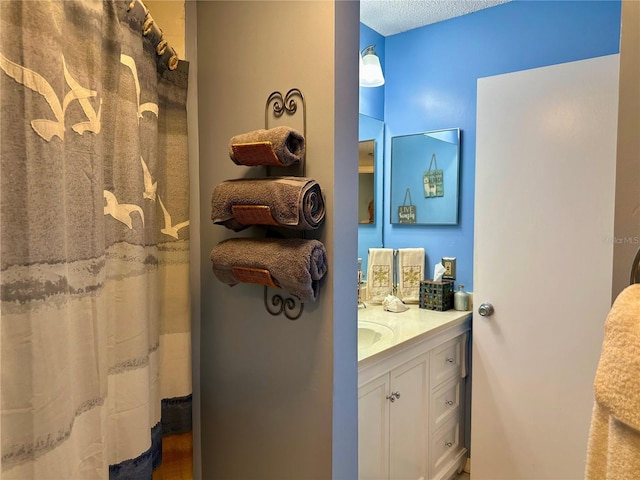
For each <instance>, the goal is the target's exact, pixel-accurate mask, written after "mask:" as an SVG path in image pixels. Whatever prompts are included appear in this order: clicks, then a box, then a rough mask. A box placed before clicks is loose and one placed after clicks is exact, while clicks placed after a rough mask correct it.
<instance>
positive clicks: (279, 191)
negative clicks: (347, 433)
mask: <svg viewBox="0 0 640 480" xmlns="http://www.w3.org/2000/svg"><path fill="white" fill-rule="evenodd" d="M324 213H325V208H324V199H323V198H322V190H321V189H320V185H318V182H316V181H315V180H312V179H310V178H304V177H270V178H254V179H237V180H227V181H226V182H222V183H221V184H219V185H217V186H216V187H215V188H214V190H213V195H212V197H211V220H212V221H213V223H216V224H219V225H224V226H225V227H227V228H230V229H231V230H233V231H236V232H238V231H240V230H243V229H245V228H247V227H248V226H249V225H280V226H284V227H288V228H293V229H297V230H313V229H315V228H318V227H319V226H320V224H321V223H322V220H323V219H324Z"/></svg>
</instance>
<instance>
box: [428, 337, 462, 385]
mask: <svg viewBox="0 0 640 480" xmlns="http://www.w3.org/2000/svg"><path fill="white" fill-rule="evenodd" d="M464 337H465V335H462V336H460V337H457V338H454V339H453V340H451V341H449V342H447V343H445V344H443V345H440V346H439V347H437V348H435V349H434V350H433V352H432V353H431V388H432V389H436V388H437V387H439V386H440V385H442V383H443V382H445V381H447V380H449V379H450V378H452V377H456V376H457V377H460V374H461V372H462V362H463V360H464V358H463V339H464Z"/></svg>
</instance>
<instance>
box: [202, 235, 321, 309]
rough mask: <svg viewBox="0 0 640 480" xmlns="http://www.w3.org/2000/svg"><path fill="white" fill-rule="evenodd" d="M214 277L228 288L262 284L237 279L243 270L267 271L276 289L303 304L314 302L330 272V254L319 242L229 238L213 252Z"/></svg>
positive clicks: (241, 278)
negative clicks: (324, 278) (325, 276)
mask: <svg viewBox="0 0 640 480" xmlns="http://www.w3.org/2000/svg"><path fill="white" fill-rule="evenodd" d="M211 263H212V266H213V273H214V274H215V275H216V277H218V280H220V281H221V282H224V283H226V284H228V285H231V286H233V285H236V284H237V283H241V282H251V283H261V284H264V283H262V282H259V281H252V280H248V279H247V277H245V276H244V275H243V276H242V277H240V278H238V275H237V271H236V272H234V271H233V269H234V267H236V269H237V268H238V267H239V268H240V269H244V270H250V271H252V270H255V269H258V270H267V271H268V272H269V273H270V274H271V278H272V279H273V283H274V285H273V286H276V287H279V288H284V289H285V290H288V291H289V292H291V293H292V294H293V295H295V296H296V297H298V298H299V299H300V301H302V302H315V301H316V300H317V298H318V293H319V290H320V279H321V278H322V277H323V276H324V274H325V273H326V272H327V251H326V250H325V248H324V245H323V244H322V242H319V241H318V240H305V239H301V238H230V239H228V240H223V241H222V242H220V243H219V244H218V245H216V246H215V247H214V248H213V250H211Z"/></svg>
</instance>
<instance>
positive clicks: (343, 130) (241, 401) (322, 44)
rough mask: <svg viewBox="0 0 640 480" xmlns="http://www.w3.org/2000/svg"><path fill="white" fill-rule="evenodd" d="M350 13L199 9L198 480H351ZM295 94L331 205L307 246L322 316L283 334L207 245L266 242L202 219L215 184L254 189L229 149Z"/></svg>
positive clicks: (353, 159)
mask: <svg viewBox="0 0 640 480" xmlns="http://www.w3.org/2000/svg"><path fill="white" fill-rule="evenodd" d="M358 6H359V5H358V2H337V3H333V2H327V1H321V2H271V1H270V2H244V1H243V2H234V1H231V2H222V1H216V2H198V3H197V5H196V7H197V12H196V15H195V16H196V17H197V25H196V26H195V28H196V29H197V79H198V84H197V94H198V103H197V110H198V113H197V115H198V124H199V127H198V133H199V180H200V182H199V189H200V202H199V207H200V229H201V234H200V240H201V251H200V254H201V261H200V272H199V273H200V279H199V282H200V289H199V291H198V293H199V294H200V295H201V308H202V311H201V325H200V346H199V347H200V348H199V352H200V402H199V410H200V417H201V418H200V419H201V456H202V478H206V479H217V478H224V479H230V480H231V479H238V480H240V479H241V480H250V479H258V478H259V479H277V480H284V479H295V480H304V479H328V478H332V477H333V478H335V479H345V480H350V479H353V478H356V476H357V474H356V471H357V392H356V385H357V360H356V357H357V355H356V351H357V347H356V317H357V304H356V303H357V302H356V266H357V264H356V255H357V253H356V245H357V191H356V188H354V187H355V186H356V185H357V125H358V84H357V68H358V67H357V65H358V63H357V56H356V55H357V52H358V18H359V11H358ZM189 8H190V7H188V8H187V22H188V24H187V30H188V31H189V21H190V20H189V19H190V18H192V16H190V15H189ZM293 87H296V88H299V89H300V90H302V92H303V93H304V95H305V98H306V102H307V176H309V177H313V178H315V179H316V180H317V181H318V182H319V183H320V185H321V186H322V188H323V191H324V194H325V197H326V198H325V200H326V205H327V216H326V220H325V224H324V226H323V227H322V229H321V230H320V231H319V232H314V233H313V234H311V235H310V236H309V237H311V238H318V239H319V240H321V241H322V242H323V243H324V244H325V246H326V248H327V251H328V257H329V258H328V259H329V272H328V274H327V276H326V278H325V280H324V283H323V284H322V286H321V292H320V298H319V300H318V302H317V303H314V304H307V305H306V306H305V311H304V313H303V315H302V317H301V318H300V319H298V320H296V321H289V320H287V319H286V318H284V317H283V316H279V317H272V316H271V315H269V314H268V313H267V312H266V310H265V307H264V305H263V297H262V295H263V290H262V287H259V286H253V285H238V286H235V287H232V288H231V287H229V286H227V285H225V284H222V283H221V282H219V281H218V280H217V279H216V278H215V277H214V276H213V274H212V273H211V265H210V261H209V252H210V250H211V248H212V247H213V246H214V245H216V244H217V243H218V242H219V241H221V240H223V239H225V238H229V237H233V236H240V235H252V236H258V235H261V233H262V232H261V231H259V230H258V229H254V228H252V229H250V230H249V231H246V232H242V233H241V234H234V233H233V232H231V231H229V230H227V229H225V228H224V227H221V226H214V225H212V224H211V221H210V218H209V217H210V212H211V210H210V199H211V192H212V189H213V187H214V186H215V185H216V184H218V183H220V182H221V181H223V180H226V179H229V178H239V177H243V176H247V175H251V176H255V175H256V171H255V170H251V171H250V170H249V169H248V168H246V167H239V166H236V165H235V164H233V163H232V162H231V160H229V157H228V154H227V142H228V140H229V138H230V137H231V136H233V135H235V134H238V133H242V132H246V131H250V130H255V129H258V128H263V127H264V105H265V101H266V99H267V97H268V95H269V94H270V93H271V92H272V91H276V90H277V91H281V92H282V93H286V92H287V91H288V90H289V89H290V88H293ZM190 114H193V113H192V112H190ZM196 289H197V287H196ZM195 350H196V349H194V352H195Z"/></svg>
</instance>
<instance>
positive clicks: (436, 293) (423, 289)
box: [420, 280, 453, 312]
mask: <svg viewBox="0 0 640 480" xmlns="http://www.w3.org/2000/svg"><path fill="white" fill-rule="evenodd" d="M420 308H427V309H429V310H437V311H439V312H443V311H445V310H450V309H452V308H453V282H452V281H451V280H443V281H441V282H434V281H433V280H424V281H422V282H420Z"/></svg>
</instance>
